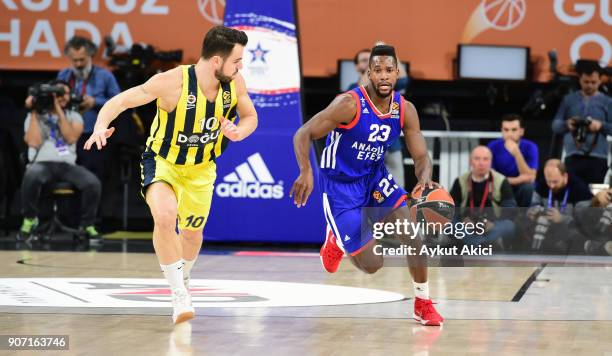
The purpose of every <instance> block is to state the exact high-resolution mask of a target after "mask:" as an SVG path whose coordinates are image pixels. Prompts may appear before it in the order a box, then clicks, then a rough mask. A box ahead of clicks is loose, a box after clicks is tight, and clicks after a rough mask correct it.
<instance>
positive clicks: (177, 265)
mask: <svg viewBox="0 0 612 356" xmlns="http://www.w3.org/2000/svg"><path fill="white" fill-rule="evenodd" d="M159 266H160V267H161V269H162V272H164V277H166V280H167V281H168V284H170V288H171V289H172V290H173V291H174V290H175V289H183V290H184V289H185V285H184V284H183V260H182V259H180V260H178V261H176V262H174V263H172V264H169V265H159Z"/></svg>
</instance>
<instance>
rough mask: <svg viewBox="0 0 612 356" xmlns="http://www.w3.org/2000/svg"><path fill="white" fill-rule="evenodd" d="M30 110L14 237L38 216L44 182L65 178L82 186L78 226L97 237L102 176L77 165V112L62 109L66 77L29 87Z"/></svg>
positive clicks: (66, 97)
mask: <svg viewBox="0 0 612 356" xmlns="http://www.w3.org/2000/svg"><path fill="white" fill-rule="evenodd" d="M30 95H31V96H32V100H31V103H32V111H30V113H29V114H28V116H27V117H26V120H25V123H24V131H25V134H24V141H25V142H26V144H27V145H28V160H29V162H30V163H29V164H28V166H27V168H26V171H25V173H24V176H23V181H22V184H21V195H22V205H23V211H22V212H23V223H22V225H21V228H20V231H19V235H18V239H23V240H25V239H28V238H29V237H30V236H31V234H32V231H33V230H34V228H35V227H36V225H37V223H38V221H37V210H38V201H39V198H40V194H41V191H42V189H43V187H44V186H45V185H48V184H52V183H54V182H60V181H61V182H68V183H70V184H72V185H74V186H75V187H76V188H77V189H78V190H79V191H80V192H81V211H82V216H81V224H80V225H81V228H80V230H81V232H82V233H83V234H84V235H86V236H87V237H89V238H90V239H97V238H99V234H98V232H97V231H96V229H95V227H94V220H95V217H96V211H97V208H98V203H99V201H100V192H101V188H100V181H99V180H98V178H96V176H95V175H94V174H93V173H91V172H90V171H88V170H87V169H86V168H84V167H82V166H78V165H76V163H75V161H76V147H75V144H76V142H77V140H78V139H79V137H80V136H81V134H82V132H83V119H82V117H81V115H80V114H79V113H78V112H76V111H74V110H69V109H66V108H67V106H68V103H69V100H70V86H69V85H68V83H67V82H64V81H60V80H54V81H52V82H50V83H49V84H39V85H35V86H33V87H32V88H30Z"/></svg>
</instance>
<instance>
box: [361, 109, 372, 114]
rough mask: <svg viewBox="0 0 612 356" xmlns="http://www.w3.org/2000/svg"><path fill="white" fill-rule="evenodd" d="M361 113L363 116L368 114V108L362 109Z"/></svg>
mask: <svg viewBox="0 0 612 356" xmlns="http://www.w3.org/2000/svg"><path fill="white" fill-rule="evenodd" d="M362 113H364V114H369V113H370V110H368V108H363V111H362Z"/></svg>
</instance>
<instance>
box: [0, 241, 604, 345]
mask: <svg viewBox="0 0 612 356" xmlns="http://www.w3.org/2000/svg"><path fill="white" fill-rule="evenodd" d="M0 271H2V272H1V274H0V335H9V334H11V335H14V334H17V335H42V334H53V335H69V337H70V349H69V350H68V351H22V352H17V353H15V352H13V351H0V353H1V354H24V355H25V354H28V355H34V354H39V355H43V354H44V355H72V354H75V355H77V354H78V355H97V354H100V355H102V354H104V355H243V354H244V355H251V354H259V355H262V354H265V355H266V356H267V355H361V354H364V355H407V354H416V355H445V354H449V353H453V354H493V353H495V354H546V355H612V299H611V298H610V297H611V294H612V263H610V264H608V265H606V264H605V263H603V264H601V263H600V264H596V265H594V266H590V267H584V266H581V267H577V266H556V267H553V266H544V267H452V268H451V267H446V268H440V267H436V268H430V289H431V294H432V296H433V297H434V299H435V300H436V301H438V303H439V304H437V308H438V310H439V311H440V312H441V313H442V315H444V317H445V318H446V321H445V323H444V326H443V328H437V327H424V326H420V325H418V324H416V323H415V322H413V321H412V320H411V310H412V303H413V301H412V285H411V279H410V276H409V274H408V273H407V270H406V269H405V268H400V267H388V268H385V269H383V270H381V271H379V272H378V273H376V274H374V275H364V274H361V273H359V272H358V271H357V270H355V269H354V268H353V267H352V266H351V265H350V263H348V261H347V260H345V261H343V264H342V266H341V269H340V270H339V271H338V272H337V273H336V274H331V275H330V274H326V273H324V272H323V271H322V269H321V267H320V265H319V259H318V257H317V256H311V255H308V254H304V255H299V254H298V255H290V254H288V255H286V256H274V257H272V256H241V255H201V256H200V257H199V260H198V263H197V264H196V267H195V269H194V271H193V273H192V278H194V281H201V283H200V286H201V287H202V286H208V287H207V288H204V287H202V288H200V289H199V291H200V292H201V293H202V294H201V295H202V296H203V297H202V300H207V301H208V302H207V303H208V304H203V305H211V306H205V307H196V313H197V317H196V319H194V320H193V321H192V322H190V323H184V324H181V325H179V326H177V327H174V326H173V325H172V324H171V322H170V317H169V315H170V313H171V309H170V307H169V305H170V304H169V302H167V295H164V292H163V291H161V290H160V289H159V288H157V289H156V288H155V285H156V284H157V283H158V282H151V283H150V285H149V284H148V282H147V281H149V280H150V281H159V278H161V273H160V271H159V265H157V262H156V259H155V256H154V255H153V254H150V253H129V254H127V253H110V252H32V251H1V252H0ZM43 278H44V279H43ZM102 278H103V279H102ZM109 278H112V280H111V279H109ZM9 279H10V280H9ZM107 279H108V280H107ZM124 279H125V280H124ZM7 281H8V282H7ZM71 281H72V282H71ZM87 281H93V282H92V283H94V282H95V283H94V284H88V283H89V282H87ZM101 281H111V282H109V283H106V282H105V283H102V282H101ZM122 281H123V282H122ZM135 281H137V282H135ZM206 281H212V282H211V283H212V284H207V282H206ZM214 281H216V282H214ZM228 281H229V282H228ZM213 282H214V283H218V284H214V283H213ZM233 282H236V283H238V284H232V283H233ZM268 282H270V283H268ZM274 282H290V283H298V284H295V285H289V284H286V283H281V284H278V283H276V284H275V283H274ZM3 283H4V284H5V286H4V287H3ZM7 283H17V284H16V285H18V284H19V283H29V284H31V285H32V286H34V285H35V287H36V288H41V290H45V291H46V292H45V293H46V294H45V295H46V296H47V297H48V299H47V300H46V301H44V303H47V302H48V303H50V306H41V305H40V304H37V305H33V306H23V305H20V306H15V305H11V303H10V302H9V300H10V298H17V297H15V295H16V294H19V293H20V289H19V288H18V287H15V289H14V290H13V292H7V290H9V289H8V287H6V284H7ZM113 283H114V284H113ZM122 283H123V284H122ZM138 283H140V284H138ZM224 283H229V284H224ZM197 284H198V283H196V288H197ZM23 285H25V284H23ZM92 285H94V286H95V288H94V287H92ZM211 285H213V286H214V287H210V286H211ZM192 287H193V286H192ZM339 287H352V288H358V289H343V288H339ZM23 288H25V289H23ZM23 288H22V289H21V291H24V292H23V293H25V290H26V289H27V288H30V287H27V286H26V287H23ZM32 288H33V287H32ZM62 288H64V289H62ZM79 288H81V289H79ZM109 288H114V289H113V290H114V291H115V292H114V293H115V294H114V296H115V297H116V298H121V299H115V300H117V301H118V302H117V303H116V304H112V305H106V306H104V307H89V305H90V304H92V300H93V299H94V297H93V296H92V297H91V298H92V299H88V298H89V297H90V296H89V293H94V292H96V293H102V292H104V291H105V290H109ZM121 288H124V289H125V290H127V291H128V292H121V291H119V292H117V290H116V289H121ZM138 288H140V289H138ZM249 288H251V289H249ZM325 288H332V289H328V290H327V289H325ZM333 288H336V289H333ZM94 289H95V290H94ZM144 289H147V290H148V291H149V292H147V293H149V294H147V296H148V297H147V298H149V297H150V298H149V302H151V301H153V302H156V303H157V304H161V306H158V307H146V306H145V304H138V303H140V302H135V301H134V300H136V299H133V298H141V297H142V296H143V294H139V292H138V291H139V290H144ZM221 289H223V290H224V292H223V293H220V292H219V291H220V290H221ZM79 290H81V291H82V292H79ZM151 290H154V291H155V292H154V293H153V292H151ZM247 290H248V293H247V292H245V291H247ZM372 290H374V291H372ZM376 292H380V293H386V294H385V295H382V296H381V295H376ZM389 292H392V293H389ZM10 293H13V295H8V294H10ZM80 293H82V294H80ZM151 293H153V294H155V293H157V294H156V295H154V296H152V297H151V296H150V294H151ZM292 293H294V294H292ZM342 293H346V294H342ZM380 293H379V294H380ZM92 295H93V294H92ZM398 295H399V296H400V297H399V298H397V297H394V296H398ZM261 296H264V297H261ZM353 297H355V298H357V299H359V298H362V302H360V301H359V300H352V299H351V298H353ZM386 297H389V298H391V299H393V298H395V300H383V299H384V298H386ZM36 298H39V299H41V300H42V299H43V297H42V294H35V293H34V295H33V296H32V297H31V299H30V300H34V299H36ZM130 298H131V299H130ZM164 298H165V299H164ZM275 298H276V299H275ZM368 298H373V299H372V300H374V299H376V298H382V299H381V300H380V301H379V302H375V301H374V302H373V301H372V300H370V299H368ZM196 299H197V298H194V301H195V300H196ZM264 299H268V302H270V301H274V300H276V301H277V303H278V304H279V305H273V306H262V305H263V304H262V305H260V304H257V303H267V302H262V300H264ZM292 299H295V300H297V299H299V300H300V303H303V304H304V305H292ZM332 299H333V300H334V302H333V303H332V304H333V305H326V304H327V303H326V300H332ZM349 299H350V301H349ZM65 300H68V301H69V300H72V301H73V302H74V305H72V306H61V305H60V306H57V305H55V306H54V305H52V304H53V303H59V304H61V303H63V302H64V301H65ZM228 300H234V301H242V303H239V304H236V307H232V305H231V303H226V301H228ZM344 301H347V303H349V304H343V302H344ZM215 302H218V303H220V304H219V305H213V304H214V303H215ZM36 303H38V302H34V304H36ZM40 303H43V301H40ZM87 303H89V304H87ZM100 303H102V299H100ZM122 303H123V304H122ZM130 303H134V307H129V305H131V304H130ZM249 303H255V304H254V305H258V306H254V307H248V306H246V307H245V305H248V304H249ZM283 303H285V304H283ZM59 304H58V305H59ZM298 304H299V303H298ZM126 305H127V307H126Z"/></svg>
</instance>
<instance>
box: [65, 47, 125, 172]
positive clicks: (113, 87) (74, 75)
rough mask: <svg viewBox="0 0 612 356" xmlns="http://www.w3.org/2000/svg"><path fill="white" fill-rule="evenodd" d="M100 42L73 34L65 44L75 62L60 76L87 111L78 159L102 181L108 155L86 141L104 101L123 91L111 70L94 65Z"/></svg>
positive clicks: (81, 106) (81, 110) (78, 143)
mask: <svg viewBox="0 0 612 356" xmlns="http://www.w3.org/2000/svg"><path fill="white" fill-rule="evenodd" d="M96 51H97V48H96V45H95V44H94V43H93V42H91V41H90V40H88V39H87V38H84V37H79V36H74V37H72V38H71V39H70V40H69V41H68V42H67V43H66V46H65V47H64V54H65V55H66V56H67V57H68V58H69V59H70V62H71V63H72V66H71V67H69V68H65V69H63V70H61V71H60V72H59V73H58V75H57V79H60V80H63V81H66V82H68V83H69V84H70V87H71V88H72V97H73V99H74V98H76V100H77V101H80V104H79V106H78V110H79V112H80V113H81V114H82V115H83V121H84V129H83V134H82V135H81V137H79V140H78V141H77V159H78V163H79V164H80V165H83V166H85V167H86V168H87V169H89V170H90V171H91V172H93V173H94V174H95V175H96V176H97V177H98V178H99V179H100V180H101V181H103V178H104V155H103V153H102V151H98V150H97V149H96V148H94V149H92V150H89V151H84V150H83V146H84V145H85V141H86V140H87V138H88V137H89V136H90V135H91V133H92V132H93V127H94V124H95V122H96V118H97V117H98V112H99V111H100V109H101V108H102V105H104V103H106V102H107V101H108V100H109V99H110V98H112V97H113V96H115V95H117V94H119V92H120V90H119V85H118V84H117V80H116V79H115V77H114V76H113V74H112V73H111V72H109V71H108V70H106V69H104V68H102V67H98V66H95V65H93V56H94V55H95V54H96ZM104 152H106V151H104Z"/></svg>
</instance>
